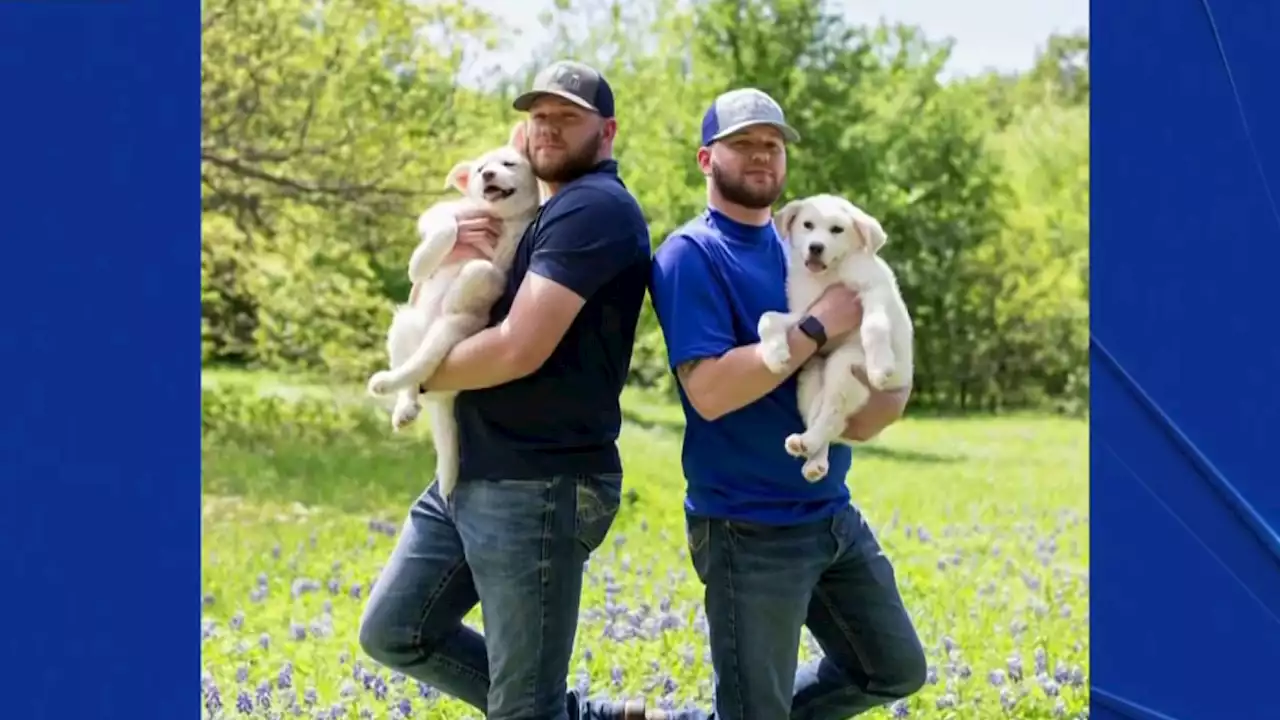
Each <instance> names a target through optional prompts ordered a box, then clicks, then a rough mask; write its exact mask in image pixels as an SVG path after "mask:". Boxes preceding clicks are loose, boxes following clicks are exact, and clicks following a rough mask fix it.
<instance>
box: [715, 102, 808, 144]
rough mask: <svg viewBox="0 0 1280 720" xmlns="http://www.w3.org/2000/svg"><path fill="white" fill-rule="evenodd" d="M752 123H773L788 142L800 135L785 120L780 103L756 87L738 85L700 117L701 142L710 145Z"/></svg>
mask: <svg viewBox="0 0 1280 720" xmlns="http://www.w3.org/2000/svg"><path fill="white" fill-rule="evenodd" d="M752 125H769V126H771V127H776V128H778V130H780V131H781V132H782V137H784V138H786V140H787V142H796V141H798V140H799V139H800V133H798V132H796V131H795V128H793V127H791V126H790V125H788V124H787V118H786V116H785V115H784V114H783V113H782V107H781V106H779V105H778V103H777V102H776V101H774V99H773V98H771V97H769V95H768V94H766V93H765V92H763V91H761V90H757V89H756V88H739V89H737V90H730V91H729V92H727V93H724V94H723V95H720V96H719V97H717V98H716V99H715V102H713V103H711V107H710V108H709V109H708V110H707V114H706V115H704V116H703V117H702V144H703V145H704V146H706V145H710V144H711V143H713V142H715V141H717V140H721V139H723V138H725V137H727V136H729V135H732V134H734V133H736V132H738V131H740V130H743V129H745V128H748V127H751V126H752Z"/></svg>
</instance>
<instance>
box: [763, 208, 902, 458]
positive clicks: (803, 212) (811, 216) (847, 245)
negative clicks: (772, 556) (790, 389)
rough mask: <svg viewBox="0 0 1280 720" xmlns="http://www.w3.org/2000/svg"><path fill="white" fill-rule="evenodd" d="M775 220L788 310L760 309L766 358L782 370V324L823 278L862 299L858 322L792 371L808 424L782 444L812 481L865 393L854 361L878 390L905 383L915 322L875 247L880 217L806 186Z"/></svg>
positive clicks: (786, 353) (796, 316)
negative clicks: (784, 249)
mask: <svg viewBox="0 0 1280 720" xmlns="http://www.w3.org/2000/svg"><path fill="white" fill-rule="evenodd" d="M774 222H775V224H776V225H777V227H778V232H779V234H780V235H781V236H782V237H783V239H784V240H785V241H786V242H787V244H788V247H789V256H790V257H789V260H788V268H787V305H788V308H789V312H787V313H778V312H767V313H764V314H763V315H761V316H760V321H759V325H758V327H757V331H758V333H759V335H760V354H761V358H762V359H763V360H764V363H765V366H766V367H768V368H769V369H770V370H772V371H773V372H776V373H783V372H786V368H787V365H788V364H789V363H790V361H791V350H790V346H789V345H788V344H787V331H788V330H790V328H791V327H792V326H793V325H795V324H796V323H797V322H799V321H800V320H801V319H803V317H804V314H805V312H806V311H807V310H808V308H809V307H810V306H811V305H813V303H814V301H816V300H817V299H818V297H819V296H821V295H822V292H823V291H824V290H826V289H827V288H828V287H830V286H832V285H835V284H836V283H843V284H844V285H845V286H847V287H848V288H849V289H851V290H853V291H855V292H857V293H858V297H859V299H860V300H861V302H862V325H861V327H860V328H859V331H858V332H857V333H854V334H851V335H849V336H848V337H845V338H842V339H841V340H840V341H839V342H838V343H836V344H834V345H829V346H828V347H826V348H822V349H820V350H819V352H818V354H817V355H815V356H814V357H813V358H812V359H811V360H809V362H807V363H805V365H804V367H802V368H801V369H800V371H799V374H798V375H797V377H796V382H797V384H798V388H797V391H798V394H799V401H800V414H801V416H802V417H803V418H804V420H805V428H806V429H805V432H803V433H797V434H794V435H791V436H789V437H787V438H786V440H785V444H786V448H787V452H788V453H790V454H791V455H793V456H795V457H799V458H804V459H805V464H804V468H803V470H802V472H803V473H804V477H805V479H807V480H809V481H810V482H817V481H818V480H821V479H822V478H823V477H825V476H826V474H827V470H828V469H829V463H828V452H829V450H830V447H831V443H832V442H837V441H840V439H841V435H842V434H843V432H844V429H845V425H846V423H847V422H848V419H849V418H850V417H851V416H852V415H854V414H855V413H857V412H858V411H859V410H860V409H862V407H863V406H864V405H866V403H867V401H868V400H869V399H870V398H871V390H870V389H869V388H868V387H867V386H866V385H864V384H863V383H862V382H861V381H860V380H859V379H858V378H857V376H855V375H854V374H853V372H852V370H853V368H861V369H862V370H863V371H864V372H865V374H866V377H867V379H868V380H869V381H870V383H871V385H872V386H874V387H875V388H876V389H878V390H891V389H895V388H902V387H906V386H907V385H908V384H910V383H911V381H912V377H913V375H914V373H915V365H914V352H913V350H914V348H913V343H914V328H913V327H912V322H911V315H910V313H909V312H908V311H907V305H906V303H905V302H904V301H903V299H902V294H901V292H900V291H899V289H898V281H897V277H896V276H895V275H894V272H893V270H892V269H891V268H890V267H889V264H888V263H887V262H885V261H884V259H883V258H882V257H880V255H879V254H878V253H879V251H880V248H882V247H884V244H885V242H886V241H887V239H888V238H887V237H886V235H885V232H884V229H883V228H881V226H880V222H879V221H878V220H876V219H875V218H874V217H872V216H871V215H869V214H867V213H866V212H865V211H864V210H862V209H861V208H859V207H858V206H856V205H854V204H853V203H851V202H849V201H848V200H846V199H844V198H842V197H838V196H835V195H814V196H812V197H807V198H802V199H800V200H794V201H792V202H790V203H787V205H785V206H784V207H783V208H782V210H781V211H779V212H778V213H777V215H776V216H775V218H774Z"/></svg>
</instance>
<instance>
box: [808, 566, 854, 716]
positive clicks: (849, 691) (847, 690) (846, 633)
mask: <svg viewBox="0 0 1280 720" xmlns="http://www.w3.org/2000/svg"><path fill="white" fill-rule="evenodd" d="M813 596H814V598H816V599H817V601H818V602H819V603H822V606H823V607H825V608H826V609H827V613H828V614H830V615H831V622H832V624H833V625H835V627H836V629H837V630H839V631H840V637H841V639H843V640H844V641H845V643H847V644H848V645H849V647H850V648H851V649H852V650H853V655H854V656H855V657H857V658H858V662H859V663H860V664H862V665H863V667H864V669H865V666H866V661H865V659H864V658H862V657H861V654H860V653H859V652H858V644H857V643H856V642H854V634H853V630H852V628H850V627H849V624H848V623H847V622H845V620H844V616H843V615H841V614H840V613H839V612H838V608H837V607H836V604H835V603H834V602H832V601H831V597H830V596H829V595H828V594H827V593H826V592H825V591H823V589H822V586H821V585H819V586H816V587H814V589H813ZM827 660H828V661H831V659H830V658H827ZM840 669H841V671H844V670H845V669H844V668H840ZM862 692H864V691H863V689H862V688H859V687H857V686H856V685H852V684H847V683H846V684H842V685H841V686H840V687H839V688H835V689H833V690H831V691H830V692H827V693H826V694H824V695H821V696H818V697H814V698H811V699H810V700H809V702H807V703H805V704H804V705H800V706H793V707H792V708H791V712H792V717H795V716H796V715H797V714H799V713H802V712H804V711H812V710H814V709H815V708H817V707H822V706H824V705H830V704H832V702H833V701H834V700H836V699H838V698H843V697H846V696H851V695H855V696H856V695H858V694H861V693H862ZM801 717H803V716H801Z"/></svg>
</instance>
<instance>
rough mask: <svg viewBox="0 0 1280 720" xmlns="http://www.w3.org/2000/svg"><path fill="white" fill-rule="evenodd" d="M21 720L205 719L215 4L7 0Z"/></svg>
mask: <svg viewBox="0 0 1280 720" xmlns="http://www.w3.org/2000/svg"><path fill="white" fill-rule="evenodd" d="M0 93H2V94H3V100H0V148H3V153H2V154H0V248H2V249H3V252H4V255H5V261H4V263H3V265H0V268H2V269H0V273H2V274H3V276H2V279H0V308H2V310H0V312H3V314H4V317H3V320H0V328H2V329H0V338H3V340H0V343H3V345H4V349H5V352H4V353H3V356H2V357H3V364H4V368H3V370H4V372H3V374H4V377H6V378H7V379H8V382H7V383H6V384H7V385H8V390H7V391H6V392H5V397H6V399H7V401H8V402H7V405H8V407H7V408H6V412H5V413H4V419H3V420H2V421H0V479H2V480H3V485H4V488H5V498H4V500H3V501H0V548H3V550H4V551H3V557H4V560H3V564H2V565H0V578H2V579H0V585H3V586H4V592H3V593H0V597H2V598H3V600H0V603H3V605H4V615H3V617H4V618H5V621H6V622H5V629H4V632H3V633H0V638H3V639H0V657H3V658H4V660H5V661H6V662H5V664H6V665H8V664H9V663H12V667H11V669H9V670H6V671H5V672H4V673H3V677H4V680H3V681H0V686H3V687H4V689H5V692H4V700H3V710H0V715H2V716H4V717H5V718H14V720H18V719H19V718H21V719H22V720H37V719H39V718H59V719H61V718H96V719H99V720H108V719H111V718H130V719H132V720H149V719H151V718H157V719H159V718H164V720H177V719H178V718H187V717H192V718H194V717H199V715H198V713H199V706H198V705H197V700H198V695H197V692H196V687H197V683H198V680H199V676H200V604H199V603H200V369H199V365H200V329H199V328H200V307H199V306H200V293H199V278H200V259H199V253H200V246H199V243H198V242H197V239H198V237H199V233H200V186H199V177H200V176H199V173H200V167H199V153H198V146H199V142H200V3H198V2H193V1H190V0H145V1H143V0H129V1H128V2H123V1H122V2H96V3H95V2H82V3H76V2H12V1H10V2H0Z"/></svg>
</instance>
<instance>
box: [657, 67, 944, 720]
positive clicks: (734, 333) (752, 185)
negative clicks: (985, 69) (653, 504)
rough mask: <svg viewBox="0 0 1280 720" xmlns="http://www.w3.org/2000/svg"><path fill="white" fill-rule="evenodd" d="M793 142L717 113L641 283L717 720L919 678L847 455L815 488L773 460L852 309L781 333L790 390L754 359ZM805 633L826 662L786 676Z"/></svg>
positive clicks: (765, 107) (817, 709)
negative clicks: (665, 361) (697, 176)
mask: <svg viewBox="0 0 1280 720" xmlns="http://www.w3.org/2000/svg"><path fill="white" fill-rule="evenodd" d="M797 139H798V135H797V133H796V132H795V130H793V129H792V128H791V127H790V126H789V125H788V124H787V123H786V121H785V119H784V116H783V112H782V109H781V108H780V107H778V105H777V103H776V102H774V100H773V99H772V98H770V97H769V96H768V95H765V94H764V93H762V92H760V91H758V90H754V89H749V88H748V89H742V90H735V91H732V92H729V93H726V94H724V95H721V96H720V97H718V98H717V99H716V100H715V102H714V104H713V105H712V107H711V108H710V109H709V110H708V111H707V113H706V116H705V118H704V121H703V126H702V147H701V148H700V149H699V150H698V165H699V167H700V168H701V170H702V172H703V174H704V175H706V176H707V194H708V207H707V209H706V210H705V211H704V212H703V213H702V214H700V215H699V216H697V217H696V218H694V219H693V220H691V221H690V222H688V223H687V224H686V225H685V226H684V227H682V228H680V229H678V230H676V231H675V232H674V233H672V234H671V235H670V236H669V237H668V238H667V239H666V240H665V241H664V242H663V243H662V245H661V246H660V247H659V248H658V252H657V253H656V254H655V256H654V263H653V276H652V279H651V283H650V293H651V295H652V297H653V303H654V308H655V310H656V312H657V316H658V321H659V323H660V324H661V326H662V331H663V334H664V336H665V338H666V343H667V350H668V354H669V360H670V364H671V367H672V369H673V370H674V372H675V374H676V376H677V378H678V380H679V388H680V399H681V402H682V404H683V407H684V413H685V418H686V430H685V437H684V450H683V467H684V475H685V478H686V479H687V482H688V491H687V496H686V502H685V508H686V513H687V524H688V540H689V551H690V555H691V557H692V559H693V565H694V569H695V570H696V572H697V575H698V577H699V579H700V580H701V581H702V583H703V584H704V585H705V603H706V612H707V622H708V626H709V629H710V635H711V657H712V666H713V668H714V671H715V676H716V677H715V710H714V714H713V717H714V718H715V719H716V720H745V719H748V718H761V719H767V720H778V719H779V718H788V717H789V718H794V719H797V720H798V719H800V718H805V719H806V720H840V719H843V718H849V717H853V716H854V715H858V714H860V713H863V712H865V711H867V710H869V709H871V708H874V707H877V706H880V705H884V704H886V703H890V702H892V701H894V700H897V699H899V698H903V697H906V696H908V695H910V694H912V693H914V692H915V691H916V690H918V689H919V688H920V687H921V686H922V685H923V684H924V680H925V670H926V664H925V657H924V651H923V649H922V648H921V645H920V640H919V638H918V637H917V635H916V632H915V629H914V627H913V625H912V622H911V618H910V616H909V615H908V613H907V610H906V609H905V608H904V606H903V602H902V598H901V597H900V595H899V592H898V588H897V585H896V582H895V579H894V571H893V567H892V565H891V564H890V562H889V560H888V558H886V557H885V555H884V553H883V552H882V551H881V549H880V545H879V544H878V542H877V541H876V538H875V536H874V534H873V533H872V531H871V528H870V527H868V525H867V522H866V520H865V519H864V518H863V517H862V515H861V514H860V513H859V512H858V510H857V509H856V508H855V507H854V506H853V505H852V504H851V501H850V494H849V489H848V487H847V486H846V485H845V476H846V474H847V473H848V471H849V469H850V466H851V464H852V450H851V448H849V447H848V446H845V445H833V446H832V448H831V453H830V472H829V473H828V474H827V476H826V477H825V478H823V479H822V480H820V481H819V482H816V483H810V482H808V481H806V480H805V478H804V476H803V474H802V473H801V466H802V464H803V463H802V461H801V460H798V459H796V458H793V457H791V456H790V455H789V454H788V453H787V452H786V450H785V448H784V446H783V440H784V438H786V437H787V436H788V435H790V434H791V433H795V432H802V431H803V430H804V421H803V418H802V417H801V416H800V411H799V409H798V405H797V398H796V382H795V376H794V371H795V370H797V369H799V367H800V366H801V365H803V363H804V362H805V361H806V360H807V359H808V358H810V357H812V356H813V355H814V353H816V352H817V351H818V350H819V349H820V348H821V347H823V346H824V345H825V344H826V343H828V342H830V340H831V339H834V338H837V337H841V336H844V335H846V334H847V333H849V332H851V331H853V330H855V329H856V328H857V326H858V323H859V322H860V320H861V309H860V306H859V305H858V302H857V298H856V296H854V294H853V293H851V292H849V291H848V290H846V289H845V288H834V289H832V290H830V291H828V292H827V293H826V294H825V295H823V296H822V297H821V298H820V299H819V300H818V301H817V302H816V303H815V304H814V305H813V306H812V307H811V308H810V309H809V314H808V317H806V318H805V319H804V320H803V321H802V322H801V323H800V324H799V326H798V327H796V328H794V329H792V330H791V332H790V335H789V340H790V345H791V358H792V365H791V367H790V371H791V374H788V375H787V376H785V377H783V376H779V375H775V374H774V373H772V372H770V371H769V370H768V369H767V368H766V367H765V366H764V364H763V363H762V362H761V360H760V358H759V356H758V354H757V352H756V346H757V343H758V342H759V340H760V338H759V337H758V336H757V335H756V323H757V320H758V319H759V317H760V315H761V314H762V313H764V312H765V311H769V310H774V311H785V310H787V299H786V292H785V288H786V267H787V255H786V253H787V248H786V246H785V244H784V243H783V242H782V241H781V240H780V239H779V237H778V233H777V230H776V228H775V227H774V225H773V221H772V219H771V213H770V208H771V206H772V205H773V203H775V202H776V201H777V200H778V198H779V197H780V196H781V192H782V187H783V184H784V181H785V176H786V150H787V144H788V143H789V142H794V141H796V140H797ZM863 379H864V381H865V378H863ZM907 395H908V393H907V392H902V393H876V394H874V395H873V397H872V400H871V402H870V403H869V405H868V406H867V407H866V408H865V409H864V410H863V411H862V412H861V413H859V414H858V415H857V416H855V417H853V418H852V419H851V420H850V421H849V425H848V428H847V429H846V433H845V437H846V438H848V439H850V440H866V439H869V438H871V437H874V436H875V435H876V434H878V433H879V432H880V431H881V430H883V429H884V428H885V427H886V426H888V425H889V424H890V423H892V422H894V421H895V420H896V419H897V418H898V417H899V416H901V414H902V411H903V408H904V407H905V405H906V401H907ZM802 626H807V627H808V628H809V631H810V632H811V633H812V634H813V636H814V638H815V639H816V640H817V641H818V644H819V645H820V646H821V647H822V650H823V652H824V657H823V658H822V659H821V660H820V661H816V662H811V663H809V664H807V665H804V666H802V667H797V654H798V650H799V644H800V629H801V627H802ZM649 717H652V718H663V717H673V718H680V719H681V720H685V719H692V718H704V717H707V715H706V714H705V713H703V712H702V711H695V712H686V713H676V714H672V715H667V714H663V713H651V714H650V715H649Z"/></svg>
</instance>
